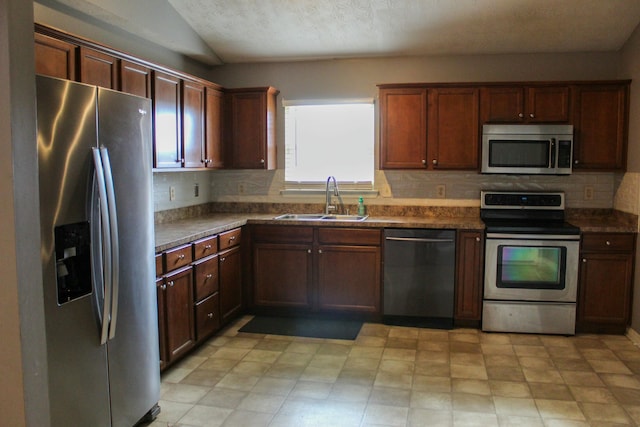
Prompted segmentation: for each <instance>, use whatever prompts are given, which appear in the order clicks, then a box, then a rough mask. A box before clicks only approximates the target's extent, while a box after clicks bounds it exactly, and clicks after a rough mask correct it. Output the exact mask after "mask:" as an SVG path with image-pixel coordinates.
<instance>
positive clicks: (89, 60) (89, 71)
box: [80, 46, 118, 90]
mask: <svg viewBox="0 0 640 427" xmlns="http://www.w3.org/2000/svg"><path fill="white" fill-rule="evenodd" d="M80 81H81V82H82V83H87V84H90V85H96V86H100V87H106V88H108V89H116V90H117V89H118V58H116V57H115V56H111V55H108V54H106V53H103V52H98V51H97V50H93V49H91V48H88V47H84V46H80Z"/></svg>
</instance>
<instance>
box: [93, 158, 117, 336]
mask: <svg viewBox="0 0 640 427" xmlns="http://www.w3.org/2000/svg"><path fill="white" fill-rule="evenodd" d="M91 151H92V154H93V165H94V167H95V173H94V179H95V180H96V182H97V185H98V204H99V206H100V223H101V225H102V226H101V237H102V239H101V241H102V260H101V262H102V272H103V274H102V282H103V284H104V300H103V306H102V319H101V321H102V325H101V332H100V344H105V343H106V342H107V339H108V335H109V313H110V308H111V285H112V283H111V271H112V267H111V235H110V233H109V208H108V206H107V186H106V183H105V178H104V170H103V167H102V159H101V156H100V151H99V150H98V149H97V148H92V149H91ZM92 244H95V242H92ZM97 285H98V284H96V287H97Z"/></svg>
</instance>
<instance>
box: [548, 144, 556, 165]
mask: <svg viewBox="0 0 640 427" xmlns="http://www.w3.org/2000/svg"><path fill="white" fill-rule="evenodd" d="M557 150H558V149H557V144H556V139H555V138H551V139H550V140H549V168H555V167H556V151H557Z"/></svg>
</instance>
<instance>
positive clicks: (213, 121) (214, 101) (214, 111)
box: [204, 87, 225, 169]
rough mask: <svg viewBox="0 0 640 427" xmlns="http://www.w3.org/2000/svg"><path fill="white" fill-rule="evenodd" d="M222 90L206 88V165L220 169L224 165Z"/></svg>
mask: <svg viewBox="0 0 640 427" xmlns="http://www.w3.org/2000/svg"><path fill="white" fill-rule="evenodd" d="M223 100H224V97H223V95H222V92H221V91H219V90H217V89H214V88H211V87H206V88H205V132H204V133H205V150H204V152H205V158H206V159H205V166H206V167H208V168H215V169H220V168H223V167H224V165H225V164H224V148H223V144H222V122H223V111H224V110H223Z"/></svg>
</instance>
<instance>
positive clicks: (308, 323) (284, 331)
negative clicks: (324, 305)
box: [239, 316, 362, 340]
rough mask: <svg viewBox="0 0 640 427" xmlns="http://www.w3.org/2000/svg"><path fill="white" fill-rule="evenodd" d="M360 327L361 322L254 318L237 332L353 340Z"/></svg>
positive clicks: (296, 318)
mask: <svg viewBox="0 0 640 427" xmlns="http://www.w3.org/2000/svg"><path fill="white" fill-rule="evenodd" d="M361 327H362V322H360V321H357V320H340V319H308V318H299V317H274V316H255V317H254V318H253V319H251V321H249V323H247V324H246V325H244V326H243V327H242V328H240V330H239V332H248V333H252V334H268V335H288V336H298V337H310V338H329V339H336V340H354V339H356V337H357V336H358V332H360V328H361Z"/></svg>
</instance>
